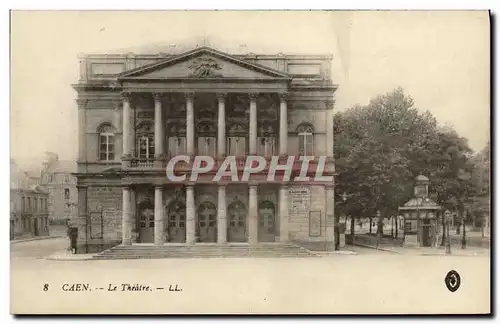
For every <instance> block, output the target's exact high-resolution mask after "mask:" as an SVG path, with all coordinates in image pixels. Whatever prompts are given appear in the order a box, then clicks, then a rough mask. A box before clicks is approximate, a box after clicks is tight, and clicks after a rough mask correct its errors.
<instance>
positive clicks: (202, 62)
mask: <svg viewBox="0 0 500 324" xmlns="http://www.w3.org/2000/svg"><path fill="white" fill-rule="evenodd" d="M118 78H119V79H121V80H134V79H136V80H141V79H145V80H148V79H219V78H221V79H249V80H256V79H260V80H262V79H282V80H289V79H290V76H289V75H288V74H286V73H284V72H281V71H278V70H274V69H271V68H268V67H264V66H261V65H258V64H254V63H251V62H247V61H244V60H240V59H238V58H235V57H233V56H231V55H228V54H226V53H223V52H219V51H216V50H214V49H211V48H208V47H202V48H198V49H195V50H192V51H189V52H187V53H184V54H182V55H179V56H176V57H174V58H166V59H164V60H161V61H159V62H155V63H152V64H149V65H147V66H142V67H140V68H137V69H133V70H130V71H126V72H124V73H122V74H121V75H120V76H119V77H118Z"/></svg>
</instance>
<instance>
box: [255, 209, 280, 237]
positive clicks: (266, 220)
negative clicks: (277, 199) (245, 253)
mask: <svg viewBox="0 0 500 324" xmlns="http://www.w3.org/2000/svg"><path fill="white" fill-rule="evenodd" d="M275 220H276V207H275V206H274V204H273V203H272V202H270V201H263V202H261V203H260V204H259V232H258V236H259V242H274V241H275V237H276V222H275Z"/></svg>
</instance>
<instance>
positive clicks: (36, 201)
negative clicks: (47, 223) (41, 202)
mask: <svg viewBox="0 0 500 324" xmlns="http://www.w3.org/2000/svg"><path fill="white" fill-rule="evenodd" d="M33 210H34V211H35V212H37V211H38V199H36V198H33Z"/></svg>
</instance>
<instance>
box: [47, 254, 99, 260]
mask: <svg viewBox="0 0 500 324" xmlns="http://www.w3.org/2000/svg"><path fill="white" fill-rule="evenodd" d="M77 255H78V254H77ZM80 255H81V254H80ZM95 255H97V254H88V255H86V254H84V255H83V256H82V257H70V256H60V257H58V256H54V255H52V256H48V257H45V258H44V259H45V260H49V261H92V260H95V259H94V256H95Z"/></svg>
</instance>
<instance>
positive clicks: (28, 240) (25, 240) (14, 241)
mask: <svg viewBox="0 0 500 324" xmlns="http://www.w3.org/2000/svg"><path fill="white" fill-rule="evenodd" d="M58 238H64V236H35V237H30V238H26V239H21V240H13V241H10V244H17V243H24V242H30V241H41V240H50V239H58Z"/></svg>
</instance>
